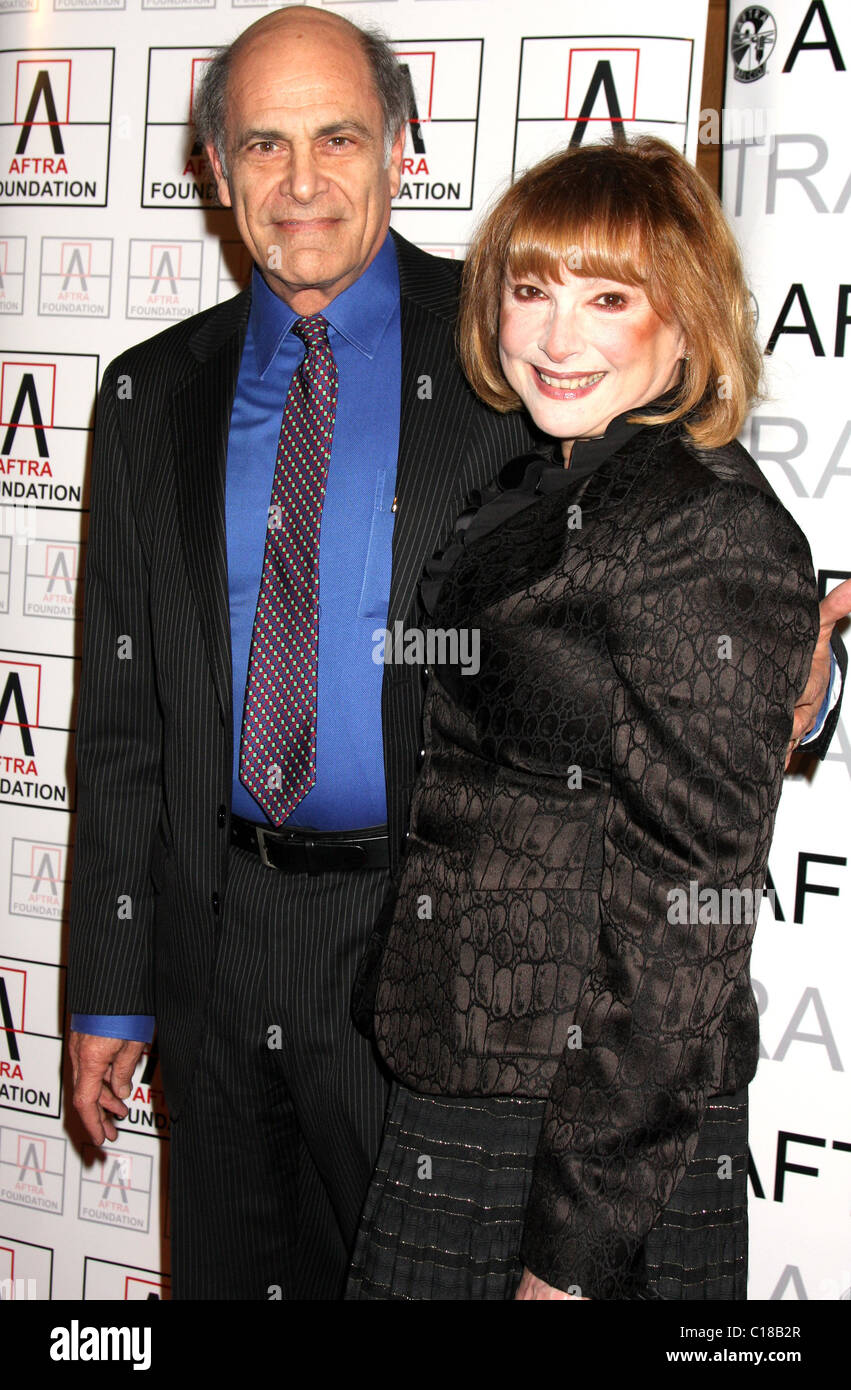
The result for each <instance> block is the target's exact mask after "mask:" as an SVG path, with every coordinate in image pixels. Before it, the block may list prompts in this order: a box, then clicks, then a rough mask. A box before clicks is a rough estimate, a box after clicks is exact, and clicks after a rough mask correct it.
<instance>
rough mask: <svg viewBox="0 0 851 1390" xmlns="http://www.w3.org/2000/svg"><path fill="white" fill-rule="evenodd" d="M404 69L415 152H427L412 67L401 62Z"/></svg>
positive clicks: (400, 65)
mask: <svg viewBox="0 0 851 1390" xmlns="http://www.w3.org/2000/svg"><path fill="white" fill-rule="evenodd" d="M399 67H400V68H401V69H402V80H403V82H404V84H405V87H406V89H407V92H408V128H409V129H410V132H411V145H412V147H413V151H414V154H425V152H426V146H425V140H424V139H423V128H422V123H421V121H420V113H419V110H418V109H417V95H416V92H415V91H414V83H413V79H412V77H411V69H410V68H409V67H408V64H407V63H400V64H399Z"/></svg>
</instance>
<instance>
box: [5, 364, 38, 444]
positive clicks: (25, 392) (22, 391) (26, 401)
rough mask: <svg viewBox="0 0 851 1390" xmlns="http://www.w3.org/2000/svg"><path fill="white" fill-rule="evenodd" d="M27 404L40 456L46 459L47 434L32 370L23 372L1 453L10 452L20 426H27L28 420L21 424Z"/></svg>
mask: <svg viewBox="0 0 851 1390" xmlns="http://www.w3.org/2000/svg"><path fill="white" fill-rule="evenodd" d="M25 405H28V406H29V408H30V428H32V429H34V430H35V442H36V446H37V448H38V453H39V457H40V458H44V459H46V458H49V457H50V454H49V453H48V449H47V435H46V434H45V432H44V419H43V417H42V414H41V405H40V404H39V399H38V392H37V391H36V389H35V376H34V375H33V373H32V372H23V373H22V374H21V384H20V386H19V387H18V394H17V396H16V397H15V404H14V405H13V406H12V416H11V419H10V420H9V428H8V429H7V430H6V434H5V436H4V438H3V444H2V446H0V454H8V453H10V451H11V448H12V444H13V443H14V439H15V435H16V434H17V432H18V427H19V426H21V428H24V427H25V426H26V424H27V422H26V421H24V422H23V425H21V416H22V415H23V413H24V406H25Z"/></svg>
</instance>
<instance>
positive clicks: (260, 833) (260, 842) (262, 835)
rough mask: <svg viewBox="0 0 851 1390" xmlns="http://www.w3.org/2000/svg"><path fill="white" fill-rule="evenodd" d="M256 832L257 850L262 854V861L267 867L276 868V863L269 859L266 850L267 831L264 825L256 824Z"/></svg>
mask: <svg viewBox="0 0 851 1390" xmlns="http://www.w3.org/2000/svg"><path fill="white" fill-rule="evenodd" d="M254 833H255V835H256V836H257V852H258V854H259V855H260V863H261V864H262V865H264V867H265V868H267V869H274V867H275V865H274V864H273V863H272V862H271V860H270V859H269V855H268V852H267V850H266V831H265V830H264V829H263V826H262V825H255V827H254Z"/></svg>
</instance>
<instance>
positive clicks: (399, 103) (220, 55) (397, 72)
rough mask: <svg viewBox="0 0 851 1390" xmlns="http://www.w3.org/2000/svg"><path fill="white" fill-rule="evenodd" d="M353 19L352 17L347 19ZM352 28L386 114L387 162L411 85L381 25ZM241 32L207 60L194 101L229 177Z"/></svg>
mask: <svg viewBox="0 0 851 1390" xmlns="http://www.w3.org/2000/svg"><path fill="white" fill-rule="evenodd" d="M346 22H347V23H350V21H346ZM351 27H352V29H353V30H354V32H355V33H356V34H357V36H358V39H359V40H360V45H361V49H362V51H363V54H364V57H365V58H366V60H367V62H368V64H369V67H370V71H371V72H372V80H373V83H374V86H375V93H376V96H377V97H378V100H379V102H380V103H381V110H382V113H383V116H384V162H385V164H386V163H387V162H388V160H389V159H390V151H391V149H392V148H393V141H394V140H395V139H396V136H397V135H398V133H399V131H400V129H401V128H402V126H404V125H405V123H406V122H407V120H408V118H409V116H410V114H411V112H410V85H409V82H408V81H406V74H405V73H404V72H403V70H402V68H401V67H400V65H399V62H398V59H397V58H396V54H395V53H394V52H393V49H392V48H391V47H390V44H389V42H388V39H387V37H386V35H385V34H383V33H382V32H381V30H380V29H376V28H374V27H373V26H372V25H367V26H364V27H359V26H358V25H357V24H352V26H351ZM241 37H242V35H240V36H239V37H237V38H236V39H234V41H233V43H231V44H228V46H227V47H226V48H220V49H219V50H218V52H217V53H216V54H215V56H214V57H213V58H211V59H210V61H209V62H208V63H207V67H206V71H205V73H204V75H203V77H202V78H201V81H200V83H199V85H198V90H197V91H196V93H195V101H194V105H193V112H192V116H193V120H194V123H195V132H196V134H197V136H198V139H199V140H200V141H201V143H202V144H204V145H206V144H208V143H209V144H212V145H214V146H215V148H216V153H217V154H218V156H219V159H220V160H221V165H222V172H223V173H224V175H225V177H227V140H226V129H227V88H228V79H229V77H230V70H231V64H232V63H233V59H234V57H235V55H236V53H237V52H238V50H239V44H240V39H241Z"/></svg>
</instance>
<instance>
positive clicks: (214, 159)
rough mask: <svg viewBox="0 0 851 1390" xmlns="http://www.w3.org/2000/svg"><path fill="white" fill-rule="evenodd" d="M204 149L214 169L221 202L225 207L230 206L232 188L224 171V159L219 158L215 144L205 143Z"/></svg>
mask: <svg viewBox="0 0 851 1390" xmlns="http://www.w3.org/2000/svg"><path fill="white" fill-rule="evenodd" d="M204 149H205V150H206V151H207V162H208V163H209V165H210V168H211V169H212V171H213V178H214V179H215V180H216V191H217V193H218V195H219V202H220V203H221V205H222V207H223V208H229V207H230V206H231V201H230V189H229V188H228V181H227V179H226V178H225V176H224V174H223V172H222V161H221V160H220V159H219V152H218V150H217V149H216V147H215V145H212V144H208V145H205V146H204Z"/></svg>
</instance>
